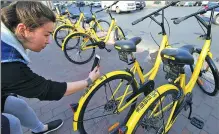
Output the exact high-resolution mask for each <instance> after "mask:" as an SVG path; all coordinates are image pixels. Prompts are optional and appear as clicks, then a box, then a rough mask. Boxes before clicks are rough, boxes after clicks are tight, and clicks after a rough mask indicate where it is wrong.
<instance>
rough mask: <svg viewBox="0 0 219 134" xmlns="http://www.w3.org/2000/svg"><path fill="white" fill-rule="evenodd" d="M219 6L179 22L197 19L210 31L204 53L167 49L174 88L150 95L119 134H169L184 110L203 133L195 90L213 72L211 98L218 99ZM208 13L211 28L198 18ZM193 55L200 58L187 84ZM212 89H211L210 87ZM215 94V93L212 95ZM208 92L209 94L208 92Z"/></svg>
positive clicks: (164, 55) (168, 86)
mask: <svg viewBox="0 0 219 134" xmlns="http://www.w3.org/2000/svg"><path fill="white" fill-rule="evenodd" d="M218 7H219V4H218V5H215V6H212V7H209V8H208V9H203V10H201V11H198V12H195V13H193V14H191V15H188V16H185V17H182V18H175V19H174V24H179V23H180V22H182V21H184V20H186V19H188V18H190V17H193V16H194V17H195V18H196V19H197V20H198V21H199V22H200V23H201V24H202V25H203V26H204V27H205V28H206V29H207V33H206V34H205V35H204V36H203V37H204V38H205V43H204V45H203V47H202V49H195V48H194V47H190V48H189V49H188V48H167V49H164V50H162V51H161V57H162V61H163V63H164V71H165V72H166V79H168V81H169V83H170V84H166V85H163V86H160V87H159V88H157V89H155V90H154V91H152V92H151V93H150V94H149V95H147V96H146V97H145V98H144V99H143V100H142V101H141V102H140V103H139V105H138V106H137V107H136V109H135V110H134V112H133V113H132V115H131V116H130V118H129V120H128V121H127V123H126V125H124V126H121V127H120V128H119V129H117V131H115V132H118V131H120V132H121V133H126V134H134V133H138V134H139V133H158V134H166V133H168V131H169V130H170V128H171V127H172V126H173V124H174V122H175V121H176V119H177V116H178V114H179V113H180V112H181V111H182V110H183V109H185V110H187V109H188V108H189V109H190V112H189V116H188V119H189V120H190V123H191V124H192V125H194V126H195V127H197V128H199V129H202V128H203V126H204V122H203V121H201V120H200V119H198V118H196V117H192V118H191V112H192V96H193V95H194V94H192V90H193V88H194V86H195V84H196V81H197V80H198V78H199V77H201V76H202V75H204V74H205V72H207V71H209V70H210V71H211V73H212V76H211V77H206V78H207V80H208V81H211V82H214V85H212V86H211V87H212V89H211V90H209V91H208V94H209V95H216V93H217V91H218V89H219V72H218V69H217V68H216V66H215V64H214V62H213V60H212V53H211V52H210V47H211V24H212V20H213V15H214V10H215V8H218ZM207 11H211V17H210V22H209V24H207V23H206V22H204V20H203V19H202V18H201V17H200V16H198V15H199V14H203V13H205V12H207ZM193 53H198V54H200V55H199V57H198V60H197V63H196V65H195V68H194V72H193V73H192V76H191V78H190V80H189V82H188V83H187V84H186V74H185V65H190V66H191V65H193V64H194V58H193V56H192V54H193ZM205 62H206V63H207V66H206V67H204V68H205V69H206V70H202V69H203V66H205V64H204V63H205ZM208 88H210V86H209V87H208ZM210 91H211V92H210ZM206 92H207V91H206Z"/></svg>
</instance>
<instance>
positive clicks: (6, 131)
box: [1, 115, 10, 134]
mask: <svg viewBox="0 0 219 134" xmlns="http://www.w3.org/2000/svg"><path fill="white" fill-rule="evenodd" d="M1 120H2V122H1V134H10V124H9V120H8V118H7V117H5V116H4V115H2V117H1Z"/></svg>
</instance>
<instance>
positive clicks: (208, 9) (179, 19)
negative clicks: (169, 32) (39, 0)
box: [173, 4, 219, 24]
mask: <svg viewBox="0 0 219 134" xmlns="http://www.w3.org/2000/svg"><path fill="white" fill-rule="evenodd" d="M218 7H219V4H217V5H215V6H212V7H209V8H207V9H202V10H200V11H198V12H195V13H193V14H190V15H187V16H184V17H180V18H177V19H174V21H173V23H174V24H179V23H180V22H182V21H184V20H186V19H188V18H190V17H192V16H195V15H198V14H204V13H206V12H207V11H210V10H213V9H215V8H218Z"/></svg>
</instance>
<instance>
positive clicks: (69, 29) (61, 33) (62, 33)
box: [53, 4, 109, 50]
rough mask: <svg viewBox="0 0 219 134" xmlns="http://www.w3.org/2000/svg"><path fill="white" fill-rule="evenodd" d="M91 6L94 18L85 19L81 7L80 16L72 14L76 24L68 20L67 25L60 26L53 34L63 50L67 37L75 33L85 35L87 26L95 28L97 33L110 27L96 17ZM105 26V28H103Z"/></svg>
mask: <svg viewBox="0 0 219 134" xmlns="http://www.w3.org/2000/svg"><path fill="white" fill-rule="evenodd" d="M89 6H90V12H91V14H92V17H85V15H84V13H83V12H82V11H81V9H80V7H79V11H80V15H79V16H78V15H72V14H71V19H76V22H74V23H71V21H70V19H67V20H66V21H67V22H66V24H63V25H60V26H58V27H57V28H56V29H55V31H54V34H53V38H54V40H55V42H56V44H57V45H58V46H59V47H60V48H62V43H63V41H64V39H65V37H67V36H68V35H69V34H70V33H74V32H82V33H85V32H86V30H89V29H86V25H89V27H94V28H95V31H97V30H99V29H101V30H105V29H107V28H108V27H109V22H107V21H105V20H102V19H100V20H97V18H96V15H95V14H94V13H93V11H92V4H91V5H89ZM69 13H70V12H65V14H69ZM102 26H105V27H102ZM97 28H99V29H97ZM77 43H78V41H76V44H77ZM71 49H73V48H72V47H68V48H67V50H71Z"/></svg>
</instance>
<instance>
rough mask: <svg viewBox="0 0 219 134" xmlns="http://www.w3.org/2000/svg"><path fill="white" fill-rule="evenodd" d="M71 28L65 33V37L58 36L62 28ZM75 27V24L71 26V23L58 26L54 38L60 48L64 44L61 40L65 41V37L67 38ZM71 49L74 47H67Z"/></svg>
mask: <svg viewBox="0 0 219 134" xmlns="http://www.w3.org/2000/svg"><path fill="white" fill-rule="evenodd" d="M66 28H67V29H70V31H67V34H66V35H64V37H62V38H58V37H57V36H58V33H59V32H60V31H61V30H62V29H66ZM73 28H74V27H73V26H70V25H62V26H60V27H58V28H57V29H56V30H55V32H54V40H55V43H56V44H57V46H58V47H60V48H62V44H61V43H60V40H61V42H62V43H63V41H64V39H65V37H67V36H68V34H70V33H71V32H72V31H73V30H72V29H73ZM70 49H73V48H72V47H71V48H70V47H69V48H67V50H70Z"/></svg>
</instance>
